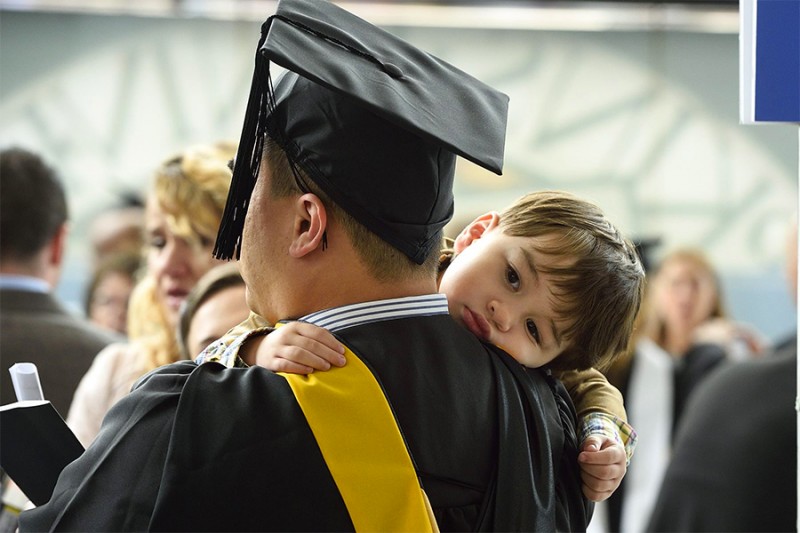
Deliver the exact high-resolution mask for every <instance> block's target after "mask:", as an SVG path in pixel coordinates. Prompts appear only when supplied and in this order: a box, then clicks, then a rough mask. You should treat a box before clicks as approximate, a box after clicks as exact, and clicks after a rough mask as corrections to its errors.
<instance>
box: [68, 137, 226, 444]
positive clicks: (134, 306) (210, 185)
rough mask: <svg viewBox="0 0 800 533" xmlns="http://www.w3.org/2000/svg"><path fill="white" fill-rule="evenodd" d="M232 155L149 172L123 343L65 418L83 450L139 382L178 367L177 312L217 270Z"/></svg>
mask: <svg viewBox="0 0 800 533" xmlns="http://www.w3.org/2000/svg"><path fill="white" fill-rule="evenodd" d="M234 154H235V146H234V145H233V144H231V143H217V144H214V145H208V146H193V147H190V148H188V149H186V150H185V151H183V152H182V153H180V154H178V155H176V156H174V157H171V158H169V159H168V160H166V161H165V162H164V163H163V164H162V165H161V166H160V167H158V169H157V170H156V171H155V175H154V178H153V180H152V183H151V186H150V189H149V190H148V194H147V200H146V207H145V247H144V250H145V251H144V256H145V257H144V262H145V268H144V272H143V274H142V279H141V281H140V282H139V283H138V284H137V285H136V287H135V288H134V290H133V293H132V294H131V301H130V306H129V309H128V313H129V314H128V338H129V342H128V343H117V344H113V345H111V346H109V347H107V348H106V349H105V350H103V351H102V352H100V353H99V354H97V357H95V359H94V362H93V363H92V366H91V368H90V369H89V371H88V372H87V373H86V375H85V376H84V377H83V379H82V380H81V383H80V385H79V386H78V389H77V391H76V392H75V398H74V400H73V404H72V407H71V409H70V411H69V415H68V417H67V423H68V424H69V426H70V427H71V428H72V430H73V431H74V432H75V434H76V435H77V437H78V440H80V441H81V443H82V444H83V445H84V446H88V445H89V444H90V443H91V442H92V440H93V439H94V437H95V436H96V435H97V432H98V430H99V429H100V423H101V422H102V420H103V417H104V416H105V414H106V412H107V411H108V409H110V408H111V406H113V405H114V404H115V403H116V402H117V401H118V400H119V399H120V398H122V397H123V396H124V395H126V394H127V393H128V392H129V391H130V389H131V386H132V385H133V383H134V382H135V381H136V379H137V378H139V377H141V376H142V375H144V374H145V373H147V372H148V371H150V370H152V369H154V368H157V367H159V366H162V365H165V364H168V363H172V362H174V361H177V360H178V359H180V349H179V347H178V342H177V338H176V335H175V331H176V329H177V325H178V312H179V310H180V307H181V305H182V304H183V301H184V300H185V299H186V297H187V295H188V294H189V291H191V290H192V288H193V287H194V285H195V284H196V283H197V281H198V280H199V279H200V277H201V276H202V275H203V274H205V273H206V272H208V271H209V270H210V269H211V268H212V267H213V266H215V265H218V264H221V262H220V261H218V260H216V259H214V258H213V257H212V253H211V252H212V248H213V244H214V238H215V236H216V234H217V229H218V227H219V222H220V219H221V218H222V212H223V209H224V207H225V201H226V199H227V195H228V188H229V187H230V179H231V171H230V169H229V168H228V162H229V161H230V160H231V158H232V157H233V156H234Z"/></svg>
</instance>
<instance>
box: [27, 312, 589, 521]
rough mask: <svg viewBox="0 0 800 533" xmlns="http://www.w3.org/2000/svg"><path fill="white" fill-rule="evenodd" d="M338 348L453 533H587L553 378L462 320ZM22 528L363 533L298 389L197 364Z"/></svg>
mask: <svg viewBox="0 0 800 533" xmlns="http://www.w3.org/2000/svg"><path fill="white" fill-rule="evenodd" d="M337 336H338V337H339V338H340V340H341V341H342V342H343V343H344V344H345V345H347V346H348V347H349V348H350V349H351V350H352V351H353V352H354V353H355V354H356V355H357V356H358V357H359V358H360V359H361V360H362V361H364V362H365V364H366V365H367V366H368V367H369V368H370V369H371V370H372V371H373V373H374V375H375V376H376V378H377V380H378V382H379V383H380V384H381V386H382V388H383V390H384V392H385V394H386V397H387V399H388V401H389V403H390V405H391V406H392V409H393V412H394V414H395V417H396V420H397V423H398V425H399V427H400V428H401V432H402V434H403V437H404V438H405V441H406V444H407V446H408V449H409V452H410V455H411V457H412V460H413V461H414V464H415V467H416V470H417V474H418V476H419V478H420V481H421V484H422V486H423V487H424V489H425V491H426V493H427V495H428V497H429V498H430V501H431V504H432V506H433V509H434V514H435V516H436V518H437V521H438V525H439V527H440V528H441V529H442V530H443V531H448V530H450V531H464V530H476V529H477V530H487V531H488V530H530V531H534V530H535V531H547V530H556V529H559V530H567V529H569V530H582V529H584V528H585V527H586V524H587V523H588V520H589V515H590V513H591V504H589V503H588V502H587V501H586V500H585V499H584V498H583V496H582V493H581V487H580V474H579V469H578V466H577V461H576V457H577V442H576V437H575V418H574V410H573V409H572V406H571V403H570V401H569V398H568V397H567V395H566V392H565V391H564V389H563V387H561V386H560V385H559V384H558V383H557V382H555V381H554V380H552V379H551V378H550V377H549V376H547V375H546V374H545V373H544V372H542V371H536V370H533V371H532V370H527V369H524V368H523V367H522V366H520V365H519V364H518V363H517V362H516V361H514V360H513V359H512V358H510V357H509V356H508V355H506V354H505V353H503V352H501V351H500V350H496V349H494V348H492V347H489V346H486V345H484V344H482V343H480V342H479V341H478V340H477V339H476V338H475V337H474V336H472V335H471V334H470V333H469V332H468V331H467V330H466V329H464V328H463V327H461V326H459V325H458V324H456V323H455V322H454V321H453V320H452V319H451V318H450V317H449V316H447V315H441V316H431V317H413V318H403V319H399V320H386V321H383V322H376V323H369V324H365V325H360V326H356V327H351V328H348V329H345V330H342V331H340V332H338V333H337ZM320 378H321V379H322V378H324V374H321V375H320ZM354 392H357V391H354ZM351 438H358V436H357V435H353V436H352V437H351ZM341 445H342V446H347V442H346V441H345V442H342V444H341ZM20 526H21V528H20V531H22V532H25V531H45V530H83V531H90V530H117V531H119V530H148V529H149V530H156V531H212V530H213V531H226V530H227V531H231V530H243V531H246V530H258V531H278V530H279V531H290V530H294V531H323V530H324V531H352V530H353V524H352V521H351V520H350V517H349V515H348V511H347V509H346V507H345V505H344V503H343V501H342V498H341V496H340V494H339V491H338V490H337V488H336V485H335V483H334V481H333V479H332V477H331V474H330V472H329V470H328V468H327V467H326V464H325V461H324V459H323V457H322V454H321V452H320V450H319V447H318V446H317V443H316V441H315V439H314V437H313V434H312V432H311V430H310V429H309V426H308V424H307V423H306V420H305V418H304V416H303V413H302V411H301V409H300V407H299V406H298V404H297V401H296V399H295V397H294V395H293V393H292V391H291V389H290V387H289V385H288V384H287V381H286V380H285V379H284V378H283V377H282V376H280V375H276V374H272V373H271V372H268V371H266V370H264V369H262V368H257V367H254V368H247V369H244V368H232V369H226V368H224V367H223V366H221V365H218V364H213V363H212V364H205V365H201V366H199V367H198V366H197V365H195V364H194V363H191V362H180V363H175V364H172V365H168V366H166V367H162V368H160V369H157V370H155V371H154V372H152V373H151V374H149V375H148V376H146V377H145V378H144V379H143V380H142V381H141V382H140V383H139V384H138V385H137V387H136V390H135V391H134V392H132V393H131V394H130V395H128V396H127V397H126V398H124V399H123V400H122V401H121V402H119V403H118V404H117V405H116V406H115V407H114V408H113V409H112V410H111V411H110V412H109V414H108V416H107V417H106V420H105V421H104V423H103V427H102V429H101V432H100V435H99V436H98V438H97V440H96V441H95V443H94V444H93V445H92V446H91V447H90V448H89V449H88V450H87V451H86V452H85V454H84V455H83V456H82V457H81V458H79V459H78V460H76V461H75V462H73V463H72V464H70V465H69V466H68V467H67V468H66V469H65V470H64V472H63V473H62V475H61V477H60V478H59V481H58V484H57V486H56V489H55V491H54V496H53V498H52V499H51V501H50V502H49V503H48V504H46V505H44V506H41V507H39V508H37V509H35V510H32V511H28V512H25V513H23V514H22V516H21V519H20Z"/></svg>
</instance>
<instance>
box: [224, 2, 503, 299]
mask: <svg viewBox="0 0 800 533" xmlns="http://www.w3.org/2000/svg"><path fill="white" fill-rule="evenodd" d="M298 50H303V51H304V52H303V54H298V53H297V51H298ZM270 62H274V63H277V64H279V65H281V66H282V67H284V68H286V69H287V70H288V72H287V73H286V74H285V75H284V76H283V77H282V78H281V79H280V80H279V82H278V83H277V84H275V86H274V88H273V85H272V81H271V79H270V74H269V65H270ZM507 103H508V99H507V97H506V96H505V95H503V94H501V93H499V92H497V91H495V90H493V89H491V88H490V87H487V86H485V85H484V84H482V83H480V82H479V81H477V80H475V79H474V78H472V77H470V76H469V75H467V74H465V73H463V72H461V71H460V70H458V69H456V68H454V67H452V66H450V65H448V64H446V63H444V62H443V61H441V60H439V59H437V58H434V57H432V56H430V55H429V54H426V53H425V52H422V51H421V50H418V49H416V48H414V47H413V46H411V45H409V44H408V43H406V42H404V41H402V40H400V39H398V38H396V37H394V36H392V35H390V34H388V33H386V32H384V31H383V30H380V29H378V28H376V27H375V26H373V25H371V24H369V23H367V22H365V21H363V20H361V19H359V18H357V17H355V16H353V15H352V14H350V13H348V12H346V11H344V10H342V9H341V8H338V7H336V6H335V5H333V4H331V3H329V2H320V1H310V0H282V1H281V2H279V4H278V10H277V13H276V15H275V16H273V17H271V18H270V19H269V20H268V21H267V22H266V23H265V24H264V27H263V30H262V40H261V42H260V43H259V54H258V56H257V59H256V73H255V75H254V81H253V87H252V89H251V97H250V103H249V105H248V110H247V117H246V121H245V127H244V131H243V133H242V140H241V143H240V146H239V152H238V154H237V158H236V163H235V167H234V177H233V182H232V185H231V193H230V196H229V199H228V206H227V208H226V214H225V216H224V218H223V223H222V225H221V227H220V232H219V235H218V238H217V247H216V249H215V254H216V255H217V256H218V257H220V258H228V257H231V256H233V255H236V254H237V253H238V249H239V248H240V245H244V247H247V246H255V245H256V243H259V245H263V246H273V245H278V244H281V245H285V244H286V243H285V242H281V241H280V236H278V235H275V236H274V237H275V238H273V236H270V235H263V234H260V233H259V232H263V231H269V232H277V231H283V232H286V231H287V230H289V228H292V226H291V225H289V226H280V224H279V222H280V220H279V216H278V214H277V210H278V209H279V208H285V209H284V210H283V213H284V214H287V215H288V214H289V213H291V212H293V211H292V209H293V207H292V206H290V205H289V203H287V202H289V197H280V196H275V195H274V194H272V193H270V194H269V195H266V194H264V193H265V192H266V189H267V188H266V187H265V186H264V184H263V183H261V184H258V183H257V181H263V180H264V179H265V178H268V179H269V181H270V183H272V181H277V180H282V181H280V183H282V184H283V185H276V186H275V187H278V188H279V189H281V190H286V192H287V194H289V195H290V196H291V197H294V198H301V199H303V202H304V201H305V200H306V199H308V200H311V203H307V204H303V203H301V204H298V205H302V206H307V207H313V205H315V202H316V201H317V200H319V202H320V203H319V206H321V207H320V208H317V207H314V212H315V213H320V212H324V217H322V218H320V219H319V220H320V224H321V225H322V230H321V231H320V232H318V236H319V247H321V248H325V249H327V250H328V252H327V253H328V254H329V256H330V255H332V254H336V253H340V252H339V248H338V246H339V245H340V244H341V243H339V242H335V241H334V239H333V236H334V232H333V230H335V229H342V231H343V233H342V234H343V235H346V239H347V240H348V241H351V243H352V244H353V245H354V246H355V247H356V248H357V250H358V252H357V255H358V260H359V262H361V263H363V264H364V265H366V266H367V270H366V274H367V275H368V276H369V277H370V278H374V279H377V280H383V281H389V280H392V279H400V278H402V279H408V278H407V274H408V273H411V272H413V271H414V265H425V264H426V263H428V265H429V266H428V267H423V269H425V271H426V273H427V274H426V275H427V276H428V278H429V279H430V280H431V281H432V280H433V279H434V275H435V272H434V270H433V269H431V268H430V266H431V264H432V262H433V260H432V259H431V257H432V256H435V254H436V252H437V251H438V248H439V246H440V244H441V240H440V238H441V231H442V228H443V227H444V225H445V224H446V223H447V222H448V221H449V220H450V218H451V217H452V213H453V196H452V185H453V177H454V172H455V158H456V156H457V155H461V156H464V157H466V158H468V159H471V160H472V161H474V162H476V163H478V164H481V165H483V166H485V167H486V168H490V169H491V170H494V171H495V172H498V173H499V172H500V168H501V165H502V152H503V145H504V140H505V122H506V113H507ZM265 144H266V145H268V146H266V147H265ZM265 148H266V150H265ZM262 153H266V154H267V156H268V158H269V161H268V164H266V165H262V164H261V163H262ZM281 167H283V171H281ZM273 174H274V175H273ZM292 182H293V183H294V187H289V188H288V189H286V188H285V187H284V185H286V184H287V183H292ZM273 188H274V187H273ZM254 191H255V192H254ZM306 194H310V195H311V196H308V197H306V196H305V195H306ZM251 195H252V198H251ZM281 198H285V200H281ZM251 200H252V201H251ZM275 200H279V201H277V202H276V201H275ZM257 202H262V203H265V205H266V203H270V204H271V205H270V206H269V209H272V210H275V211H276V212H275V215H274V216H273V215H270V214H269V213H266V207H264V206H258V205H257ZM295 207H296V206H295ZM251 208H252V209H251ZM255 209H257V210H258V216H259V218H260V219H261V220H260V222H259V226H258V227H256V226H255V225H254V221H253V218H254V217H251V216H250V213H252V211H253V210H255ZM294 212H297V211H294ZM246 213H247V214H248V215H247V216H244V215H245V214H246ZM323 218H324V221H323V220H322V219H323ZM287 221H288V220H284V222H287ZM265 224H266V227H265V226H264V225H265ZM303 224H304V225H308V224H310V221H309V222H304V223H303ZM245 225H247V227H245ZM326 225H330V227H325V226H326ZM278 227H281V229H278ZM308 227H310V228H314V227H316V226H314V225H308ZM243 229H244V233H242V232H243ZM386 245H388V247H387V246H386ZM273 252H277V255H276V254H275V253H270V254H266V252H264V251H257V250H249V251H245V254H244V255H243V261H245V262H246V263H247V262H249V263H252V262H253V261H255V259H254V255H255V254H259V255H260V256H261V257H263V258H265V259H271V260H275V261H278V260H280V258H281V256H280V254H281V253H283V255H284V256H285V255H286V252H281V251H280V249H279V248H278V249H275V250H273ZM405 265H408V266H409V268H408V269H405ZM398 266H400V270H399V271H398V270H397V267H398ZM251 267H252V268H248V267H247V266H246V265H245V266H243V275H244V276H245V279H247V281H248V286H249V289H250V290H253V289H254V284H253V283H251V279H250V278H251V277H252V276H253V275H254V272H255V270H256V269H257V265H255V264H253V265H251ZM292 272H295V271H292ZM297 273H299V271H297ZM275 275H281V274H280V273H275Z"/></svg>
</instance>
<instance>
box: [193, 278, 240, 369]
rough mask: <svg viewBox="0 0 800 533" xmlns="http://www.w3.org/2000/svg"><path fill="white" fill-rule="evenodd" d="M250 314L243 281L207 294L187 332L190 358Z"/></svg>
mask: <svg viewBox="0 0 800 533" xmlns="http://www.w3.org/2000/svg"><path fill="white" fill-rule="evenodd" d="M249 315H250V309H249V308H248V307H247V300H246V299H245V288H244V283H242V284H241V285H235V286H232V287H226V288H224V289H221V290H219V291H217V292H215V293H214V294H212V295H210V296H208V297H207V298H206V299H205V301H203V303H201V304H200V305H199V306H198V307H197V309H196V310H195V312H194V315H193V316H192V321H191V323H190V325H189V332H188V334H187V335H186V348H187V350H188V351H189V354H190V357H196V356H197V355H199V354H200V352H202V351H203V350H204V349H205V348H206V346H208V345H209V344H211V343H212V342H214V341H215V340H217V339H219V338H220V337H222V336H223V335H225V333H227V332H228V330H229V329H231V328H232V327H234V326H235V325H237V324H239V323H241V322H243V321H244V320H246V319H247V317H248V316H249Z"/></svg>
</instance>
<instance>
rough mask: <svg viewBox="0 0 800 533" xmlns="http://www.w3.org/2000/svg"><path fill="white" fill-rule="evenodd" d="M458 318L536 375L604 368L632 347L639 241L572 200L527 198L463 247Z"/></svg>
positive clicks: (456, 273) (466, 235) (467, 233)
mask: <svg viewBox="0 0 800 533" xmlns="http://www.w3.org/2000/svg"><path fill="white" fill-rule="evenodd" d="M455 251H456V253H457V254H458V255H457V256H456V257H455V259H454V260H453V261H452V264H451V265H450V266H449V267H448V269H447V270H446V271H445V273H444V275H443V277H442V282H441V285H440V292H444V293H445V294H447V296H448V302H449V305H450V307H451V314H452V315H453V316H454V317H455V318H456V319H457V320H459V321H461V322H462V323H464V324H465V325H466V326H467V327H468V328H469V329H470V330H471V331H473V333H476V334H477V335H478V336H480V337H482V338H483V339H484V340H486V341H488V342H491V343H493V344H497V345H499V346H500V347H502V348H504V349H505V350H506V351H508V352H509V353H510V354H512V355H513V356H514V357H515V358H517V360H519V361H520V362H522V363H523V364H525V365H527V366H542V365H545V364H549V366H550V367H551V368H563V369H574V368H588V367H592V366H594V367H602V366H606V365H607V364H609V363H610V362H611V360H612V359H613V357H614V356H616V355H618V354H619V353H620V352H622V351H623V350H625V349H626V348H627V345H628V342H629V340H630V337H631V334H632V331H633V325H634V319H635V317H636V314H637V313H638V310H639V306H640V304H641V299H642V291H643V287H644V270H643V268H642V266H641V263H640V261H639V259H638V256H637V255H636V253H635V250H634V247H633V245H632V243H631V242H629V241H628V240H627V239H625V238H623V237H622V236H621V235H620V233H619V231H618V230H617V229H616V228H615V227H614V226H613V225H612V224H611V223H610V222H609V221H608V220H607V219H606V217H605V216H604V215H603V213H602V211H601V210H600V209H599V208H597V207H596V206H595V205H593V204H591V203H589V202H586V201H584V200H581V199H579V198H576V197H574V196H572V195H570V194H567V193H560V192H541V193H533V194H529V195H526V196H524V197H522V198H521V199H520V200H518V201H517V202H516V203H514V204H513V205H512V206H511V207H509V208H508V209H506V210H505V211H504V212H503V213H501V214H497V213H487V214H486V215H482V216H481V217H478V218H477V219H476V220H475V221H474V222H472V223H471V224H470V225H469V226H468V227H467V228H466V229H465V230H464V231H463V232H462V233H461V234H460V235H459V237H458V238H457V239H456V242H455Z"/></svg>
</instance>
